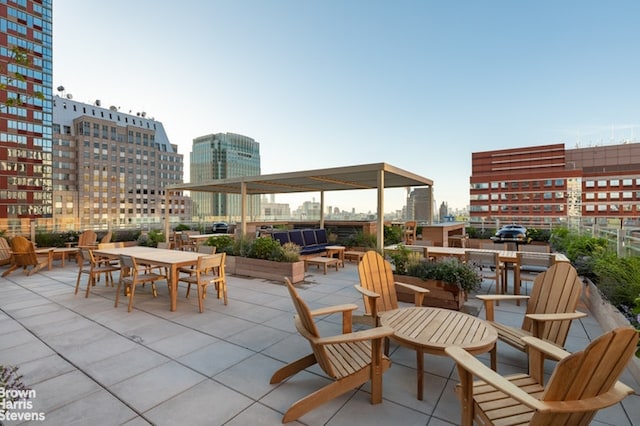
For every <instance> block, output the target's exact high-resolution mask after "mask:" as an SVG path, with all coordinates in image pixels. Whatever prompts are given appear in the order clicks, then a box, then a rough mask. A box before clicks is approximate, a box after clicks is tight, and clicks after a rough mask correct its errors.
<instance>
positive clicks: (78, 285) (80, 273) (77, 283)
mask: <svg viewBox="0 0 640 426" xmlns="http://www.w3.org/2000/svg"><path fill="white" fill-rule="evenodd" d="M81 276H82V268H80V269H79V270H78V279H77V280H76V291H75V292H74V293H73V294H78V289H79V288H80V277H81Z"/></svg>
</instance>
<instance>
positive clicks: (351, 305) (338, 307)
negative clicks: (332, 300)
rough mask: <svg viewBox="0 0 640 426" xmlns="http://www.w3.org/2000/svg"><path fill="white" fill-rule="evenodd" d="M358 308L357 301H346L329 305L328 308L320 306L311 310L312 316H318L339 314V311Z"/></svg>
mask: <svg viewBox="0 0 640 426" xmlns="http://www.w3.org/2000/svg"><path fill="white" fill-rule="evenodd" d="M356 309H358V305H356V304H355V303H346V304H344V305H335V306H327V307H326V308H318V309H314V310H312V311H309V313H310V314H311V316H312V317H317V316H320V315H330V314H337V313H339V312H351V311H355V310H356Z"/></svg>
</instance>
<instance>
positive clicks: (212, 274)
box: [178, 252, 227, 313]
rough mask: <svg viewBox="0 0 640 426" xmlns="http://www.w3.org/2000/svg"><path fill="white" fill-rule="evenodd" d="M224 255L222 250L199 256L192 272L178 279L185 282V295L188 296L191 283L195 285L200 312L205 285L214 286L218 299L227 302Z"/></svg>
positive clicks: (202, 306)
mask: <svg viewBox="0 0 640 426" xmlns="http://www.w3.org/2000/svg"><path fill="white" fill-rule="evenodd" d="M226 257H227V254H226V253H224V252H223V253H218V254H211V255H204V256H200V257H198V263H197V264H196V267H195V270H193V271H192V272H193V274H190V275H189V276H185V277H180V278H179V279H178V281H182V282H185V283H187V285H188V287H187V297H189V292H190V291H191V285H192V284H193V285H195V286H197V288H198V310H199V311H200V313H202V312H203V311H204V299H205V297H206V296H207V286H209V285H213V286H214V287H215V290H216V294H217V296H218V299H220V298H222V299H223V301H224V304H225V305H226V304H227V278H226V276H225V273H224V264H225V261H226Z"/></svg>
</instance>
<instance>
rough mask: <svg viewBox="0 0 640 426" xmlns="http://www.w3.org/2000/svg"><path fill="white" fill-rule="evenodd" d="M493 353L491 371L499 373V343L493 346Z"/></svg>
mask: <svg viewBox="0 0 640 426" xmlns="http://www.w3.org/2000/svg"><path fill="white" fill-rule="evenodd" d="M490 353H491V369H492V370H493V371H498V370H497V368H498V343H495V344H494V345H493V348H492V349H491V351H490Z"/></svg>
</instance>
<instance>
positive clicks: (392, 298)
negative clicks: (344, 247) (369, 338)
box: [358, 250, 398, 315]
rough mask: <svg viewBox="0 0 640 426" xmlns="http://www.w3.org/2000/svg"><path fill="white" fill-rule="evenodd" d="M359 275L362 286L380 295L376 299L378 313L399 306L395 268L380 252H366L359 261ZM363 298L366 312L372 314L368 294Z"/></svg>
mask: <svg viewBox="0 0 640 426" xmlns="http://www.w3.org/2000/svg"><path fill="white" fill-rule="evenodd" d="M358 275H359V276H360V286H362V287H363V288H365V289H367V290H369V291H372V292H374V293H377V294H379V295H380V297H378V298H377V300H376V304H377V311H378V313H382V312H385V311H390V310H392V309H397V308H398V295H397V293H396V286H395V281H394V279H393V269H392V268H391V264H390V263H389V262H388V261H387V260H385V259H384V258H383V257H382V256H381V255H380V253H378V252H377V251H375V250H369V251H368V252H366V253H365V254H364V256H362V260H361V261H360V263H358ZM363 299H364V307H365V312H366V313H367V314H368V315H371V314H372V312H371V307H370V306H369V303H368V302H367V298H366V296H363Z"/></svg>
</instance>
